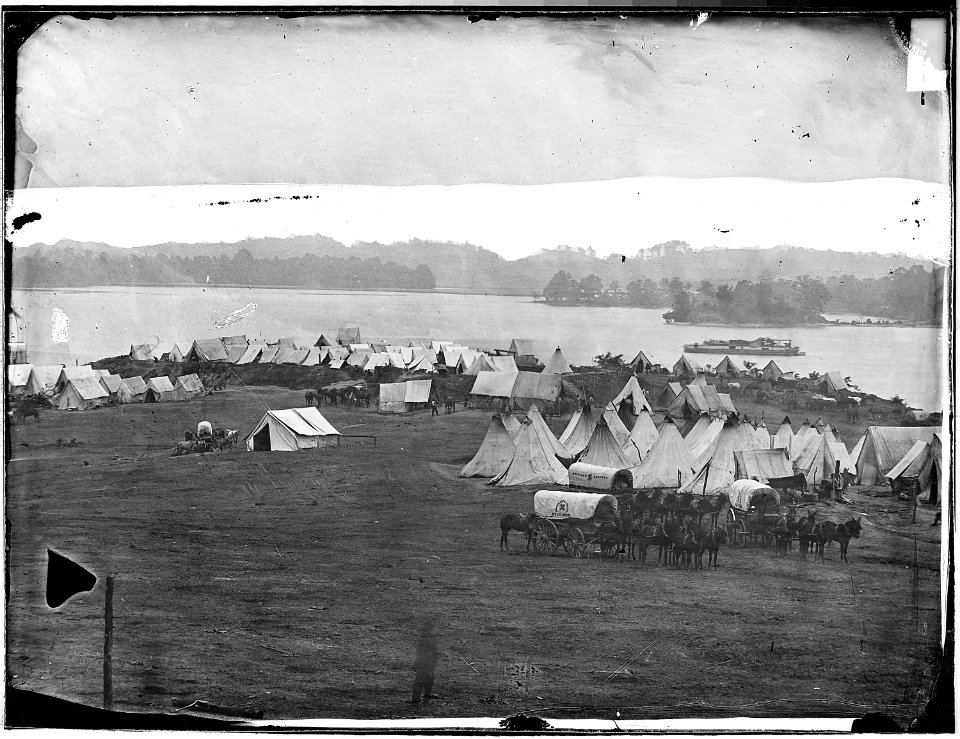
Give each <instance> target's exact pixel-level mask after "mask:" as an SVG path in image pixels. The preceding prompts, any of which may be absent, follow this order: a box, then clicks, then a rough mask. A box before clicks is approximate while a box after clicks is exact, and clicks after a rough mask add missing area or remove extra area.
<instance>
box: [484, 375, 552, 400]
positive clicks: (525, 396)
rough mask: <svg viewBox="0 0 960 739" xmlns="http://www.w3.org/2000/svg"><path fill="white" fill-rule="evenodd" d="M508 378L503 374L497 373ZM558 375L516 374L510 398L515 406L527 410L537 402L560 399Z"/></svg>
mask: <svg viewBox="0 0 960 739" xmlns="http://www.w3.org/2000/svg"><path fill="white" fill-rule="evenodd" d="M495 374H502V375H506V376H508V377H509V376H510V375H509V374H508V373H505V372H497V373H495ZM560 387H561V383H560V375H544V374H541V373H539V372H518V373H517V374H516V382H515V383H514V385H513V390H512V391H511V393H510V397H511V398H512V399H513V402H514V404H515V405H516V406H518V407H520V408H529V407H530V406H531V405H532V404H534V403H538V402H546V403H553V402H555V401H556V400H557V398H559V397H560Z"/></svg>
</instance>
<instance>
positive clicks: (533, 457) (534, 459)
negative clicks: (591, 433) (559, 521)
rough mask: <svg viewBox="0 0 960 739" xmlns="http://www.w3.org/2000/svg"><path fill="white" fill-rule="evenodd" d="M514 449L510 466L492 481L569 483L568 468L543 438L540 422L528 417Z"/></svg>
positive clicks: (497, 483) (509, 483) (511, 483)
mask: <svg viewBox="0 0 960 739" xmlns="http://www.w3.org/2000/svg"><path fill="white" fill-rule="evenodd" d="M514 447H515V448H514V452H513V457H512V458H511V460H510V463H509V464H508V465H507V467H506V469H504V470H503V472H501V473H500V474H499V475H497V476H496V477H494V478H493V479H492V480H491V481H490V483H491V484H493V485H498V486H509V485H541V484H551V485H567V484H568V483H569V481H570V479H569V477H568V475H567V470H566V469H565V468H564V466H563V465H562V464H560V461H559V460H558V459H557V456H556V455H555V454H554V453H553V449H552V448H551V445H550V442H549V441H548V440H545V439H543V438H541V436H540V434H539V433H538V431H537V426H535V425H534V423H533V422H532V421H531V420H530V418H529V417H528V418H527V419H525V420H524V421H523V423H522V425H521V428H520V432H519V433H518V434H517V438H516V439H514Z"/></svg>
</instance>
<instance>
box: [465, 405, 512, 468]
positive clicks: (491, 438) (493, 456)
mask: <svg viewBox="0 0 960 739" xmlns="http://www.w3.org/2000/svg"><path fill="white" fill-rule="evenodd" d="M514 449H515V447H514V445H513V436H511V435H510V432H509V431H507V429H506V427H505V426H504V425H503V420H502V419H501V418H500V416H499V414H498V415H494V416H493V417H492V418H491V419H490V425H489V426H487V435H486V436H484V437H483V443H482V444H480V448H479V449H478V450H477V453H476V455H474V457H473V459H471V460H470V461H469V462H467V464H466V465H464V467H463V469H462V470H460V477H496V476H497V475H499V474H500V473H501V472H503V471H504V470H505V469H506V468H507V465H509V464H510V460H512V459H513V452H514Z"/></svg>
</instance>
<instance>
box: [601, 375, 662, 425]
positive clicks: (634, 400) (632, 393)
mask: <svg viewBox="0 0 960 739" xmlns="http://www.w3.org/2000/svg"><path fill="white" fill-rule="evenodd" d="M627 399H629V401H630V413H632V414H633V415H634V416H636V415H638V414H639V413H640V410H641V409H642V408H645V409H646V410H647V411H649V412H650V413H653V408H651V407H650V403H649V401H647V396H646V395H645V394H644V392H643V388H642V387H640V383H639V382H637V378H636V377H633V376H631V377H630V379H629V380H627V384H626V385H624V386H623V390H621V391H620V394H619V395H617V397H615V398H614V399H613V400H612V401H610V402H611V403H613V405H614V407H615V408H616V409H617V410H618V411H619V410H620V404H621V403H623V401H625V400H627Z"/></svg>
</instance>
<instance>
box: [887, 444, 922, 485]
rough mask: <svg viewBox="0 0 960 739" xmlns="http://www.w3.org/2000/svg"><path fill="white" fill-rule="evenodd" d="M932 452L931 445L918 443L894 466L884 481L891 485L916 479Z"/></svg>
mask: <svg viewBox="0 0 960 739" xmlns="http://www.w3.org/2000/svg"><path fill="white" fill-rule="evenodd" d="M929 451H930V443H929V442H926V441H918V442H916V443H915V444H914V445H913V446H912V447H910V449H909V451H907V453H906V454H904V455H903V458H902V459H901V460H900V461H899V462H897V463H896V465H894V467H893V469H892V470H890V471H889V472H888V473H887V474H886V475H884V479H885V480H887V481H888V482H889V483H890V484H891V485H892V484H893V483H895V482H897V481H898V480H907V479H910V478H913V479H916V478H918V477H919V476H920V470H921V469H923V463H924V462H925V461H926V460H927V453H928V452H929Z"/></svg>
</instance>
